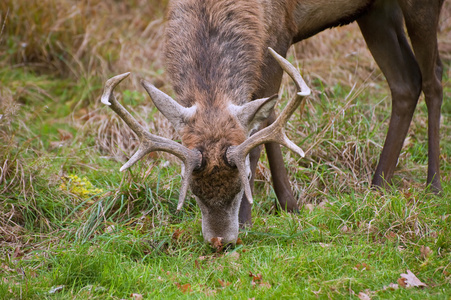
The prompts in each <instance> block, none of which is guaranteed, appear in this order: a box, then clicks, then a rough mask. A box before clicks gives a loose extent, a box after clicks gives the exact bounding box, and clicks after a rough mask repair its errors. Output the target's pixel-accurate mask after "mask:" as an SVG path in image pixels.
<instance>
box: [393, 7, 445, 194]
mask: <svg viewBox="0 0 451 300" xmlns="http://www.w3.org/2000/svg"><path fill="white" fill-rule="evenodd" d="M442 4H443V0H431V1H423V0H409V1H400V5H401V8H402V11H403V14H404V18H405V22H406V27H407V31H408V33H409V37H410V40H411V43H412V47H413V50H414V52H415V56H416V58H417V61H418V64H419V66H420V70H421V75H422V78H423V81H422V89H423V93H424V96H425V100H426V106H427V108H428V175H427V184H428V185H430V186H431V188H432V190H433V191H434V192H439V191H441V190H442V187H441V183H440V163H439V156H440V134H439V129H440V110H441V106H442V101H443V88H442V73H443V68H442V63H441V61H440V57H439V53H438V47H437V27H438V21H439V15H440V10H441V6H442Z"/></svg>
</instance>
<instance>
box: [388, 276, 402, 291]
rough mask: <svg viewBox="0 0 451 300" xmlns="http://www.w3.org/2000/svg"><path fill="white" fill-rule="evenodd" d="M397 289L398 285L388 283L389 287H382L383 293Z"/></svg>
mask: <svg viewBox="0 0 451 300" xmlns="http://www.w3.org/2000/svg"><path fill="white" fill-rule="evenodd" d="M400 279H401V278H400ZM403 282H404V281H403ZM397 289H399V285H397V284H396V283H390V284H389V285H384V287H383V290H384V291H386V290H397Z"/></svg>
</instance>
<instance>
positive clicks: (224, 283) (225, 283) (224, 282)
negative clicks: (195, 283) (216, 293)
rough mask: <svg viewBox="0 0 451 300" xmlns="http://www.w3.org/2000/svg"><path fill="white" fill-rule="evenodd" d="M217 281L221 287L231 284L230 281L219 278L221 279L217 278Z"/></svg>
mask: <svg viewBox="0 0 451 300" xmlns="http://www.w3.org/2000/svg"><path fill="white" fill-rule="evenodd" d="M218 282H219V284H220V285H221V286H222V287H227V286H229V285H231V283H230V282H227V281H223V280H221V279H218Z"/></svg>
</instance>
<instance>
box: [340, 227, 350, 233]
mask: <svg viewBox="0 0 451 300" xmlns="http://www.w3.org/2000/svg"><path fill="white" fill-rule="evenodd" d="M340 231H341V232H343V233H347V232H350V231H351V229H349V227H348V226H346V225H343V226H341V227H340Z"/></svg>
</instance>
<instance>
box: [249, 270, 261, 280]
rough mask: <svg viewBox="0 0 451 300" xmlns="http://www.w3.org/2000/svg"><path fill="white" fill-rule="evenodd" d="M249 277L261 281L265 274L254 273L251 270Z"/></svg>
mask: <svg viewBox="0 0 451 300" xmlns="http://www.w3.org/2000/svg"><path fill="white" fill-rule="evenodd" d="M249 277H252V281H260V280H262V277H263V276H262V274H257V275H255V274H254V273H252V272H251V271H249Z"/></svg>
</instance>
